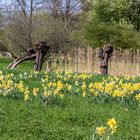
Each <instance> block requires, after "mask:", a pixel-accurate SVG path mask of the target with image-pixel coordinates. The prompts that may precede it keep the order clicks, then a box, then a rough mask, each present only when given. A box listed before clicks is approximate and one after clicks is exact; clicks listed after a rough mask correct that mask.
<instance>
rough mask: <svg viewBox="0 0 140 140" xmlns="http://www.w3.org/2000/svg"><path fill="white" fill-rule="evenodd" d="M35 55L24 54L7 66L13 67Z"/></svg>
mask: <svg viewBox="0 0 140 140" xmlns="http://www.w3.org/2000/svg"><path fill="white" fill-rule="evenodd" d="M35 57H36V55H35V54H32V55H29V56H24V57H19V58H17V59H15V60H14V61H13V62H12V63H11V64H10V65H9V66H8V67H7V68H8V69H15V68H16V67H17V66H18V65H19V64H20V63H21V62H24V61H27V60H32V59H35Z"/></svg>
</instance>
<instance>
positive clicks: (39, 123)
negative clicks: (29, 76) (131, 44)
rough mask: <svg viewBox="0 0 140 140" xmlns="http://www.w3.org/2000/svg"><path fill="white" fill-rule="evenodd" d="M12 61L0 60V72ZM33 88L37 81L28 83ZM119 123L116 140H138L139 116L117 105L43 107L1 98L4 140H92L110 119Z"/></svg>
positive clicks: (74, 102) (81, 102)
mask: <svg viewBox="0 0 140 140" xmlns="http://www.w3.org/2000/svg"><path fill="white" fill-rule="evenodd" d="M8 63H9V60H0V68H2V67H5V66H7V64H8ZM32 66H33V65H32V64H31V63H24V64H23V65H21V66H20V67H19V68H18V69H17V70H16V73H17V74H18V73H19V72H23V71H28V70H30V68H31V67H32ZM25 82H26V83H27V84H29V83H30V86H33V85H34V84H36V85H38V83H37V81H28V82H27V81H25ZM112 117H114V118H115V119H116V120H117V122H118V131H117V133H116V134H115V135H114V137H113V139H114V140H130V139H132V140H139V139H140V115H139V114H138V112H136V111H135V110H127V109H125V108H124V107H122V106H120V105H117V104H115V103H109V104H96V103H94V102H91V101H90V100H89V99H88V98H73V99H70V98H65V99H64V100H62V101H61V102H55V103H51V104H49V105H47V106H43V105H42V104H41V103H40V102H39V101H38V100H36V101H33V102H32V103H30V102H29V103H24V101H19V100H15V99H12V98H5V97H0V136H1V138H0V139H2V140H8V139H10V140H12V139H13V140H16V139H17V140H19V139H35V140H38V139H46V140H53V139H54V140H55V139H56V140H63V139H64V140H67V139H68V140H73V139H74V140H81V139H85V140H91V138H92V134H93V132H94V130H95V128H96V127H97V126H101V125H106V122H107V120H108V118H112Z"/></svg>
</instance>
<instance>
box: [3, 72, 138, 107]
mask: <svg viewBox="0 0 140 140" xmlns="http://www.w3.org/2000/svg"><path fill="white" fill-rule="evenodd" d="M26 81H27V82H29V81H34V82H37V83H38V85H39V86H38V85H36V86H33V87H30V84H27V82H26ZM0 94H1V95H4V96H6V95H7V96H13V97H16V98H18V99H23V100H24V101H26V102H27V101H30V100H33V99H35V98H40V99H41V100H43V101H44V100H48V99H49V100H52V99H54V98H55V99H56V98H57V99H60V100H61V99H63V98H65V97H66V96H70V97H71V96H72V97H82V98H89V99H91V100H93V101H96V102H111V101H113V102H114V101H117V102H118V103H121V104H123V105H127V107H128V108H129V107H130V106H134V107H136V105H139V104H140V82H139V80H137V77H134V76H124V77H116V76H114V77H113V76H108V77H101V76H100V77H99V78H98V76H96V75H93V74H85V73H81V74H78V73H72V72H51V73H48V72H45V73H38V72H30V73H27V72H25V73H22V74H18V75H16V74H13V73H5V72H2V71H0Z"/></svg>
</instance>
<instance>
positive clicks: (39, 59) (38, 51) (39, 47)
mask: <svg viewBox="0 0 140 140" xmlns="http://www.w3.org/2000/svg"><path fill="white" fill-rule="evenodd" d="M49 49H50V47H49V45H48V44H47V43H46V42H45V41H40V42H38V43H36V44H35V48H34V49H29V50H28V54H27V55H26V56H23V57H19V58H17V59H15V60H14V61H13V62H12V63H11V64H10V65H9V66H8V67H7V68H8V69H15V68H16V67H17V66H18V65H19V64H20V63H21V62H23V61H27V60H35V66H34V70H35V71H41V69H42V65H43V60H44V57H45V55H46V53H47V52H48V51H49Z"/></svg>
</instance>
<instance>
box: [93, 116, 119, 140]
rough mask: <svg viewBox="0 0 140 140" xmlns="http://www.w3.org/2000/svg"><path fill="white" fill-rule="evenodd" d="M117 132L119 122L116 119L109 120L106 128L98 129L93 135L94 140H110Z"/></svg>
mask: <svg viewBox="0 0 140 140" xmlns="http://www.w3.org/2000/svg"><path fill="white" fill-rule="evenodd" d="M116 131H117V122H116V120H115V119H114V118H111V119H108V121H107V125H106V126H103V125H102V126H100V127H97V128H96V130H95V133H94V134H93V138H92V139H94V140H96V139H99V138H105V139H108V140H109V139H110V138H111V136H112V135H113V134H115V133H116Z"/></svg>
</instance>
